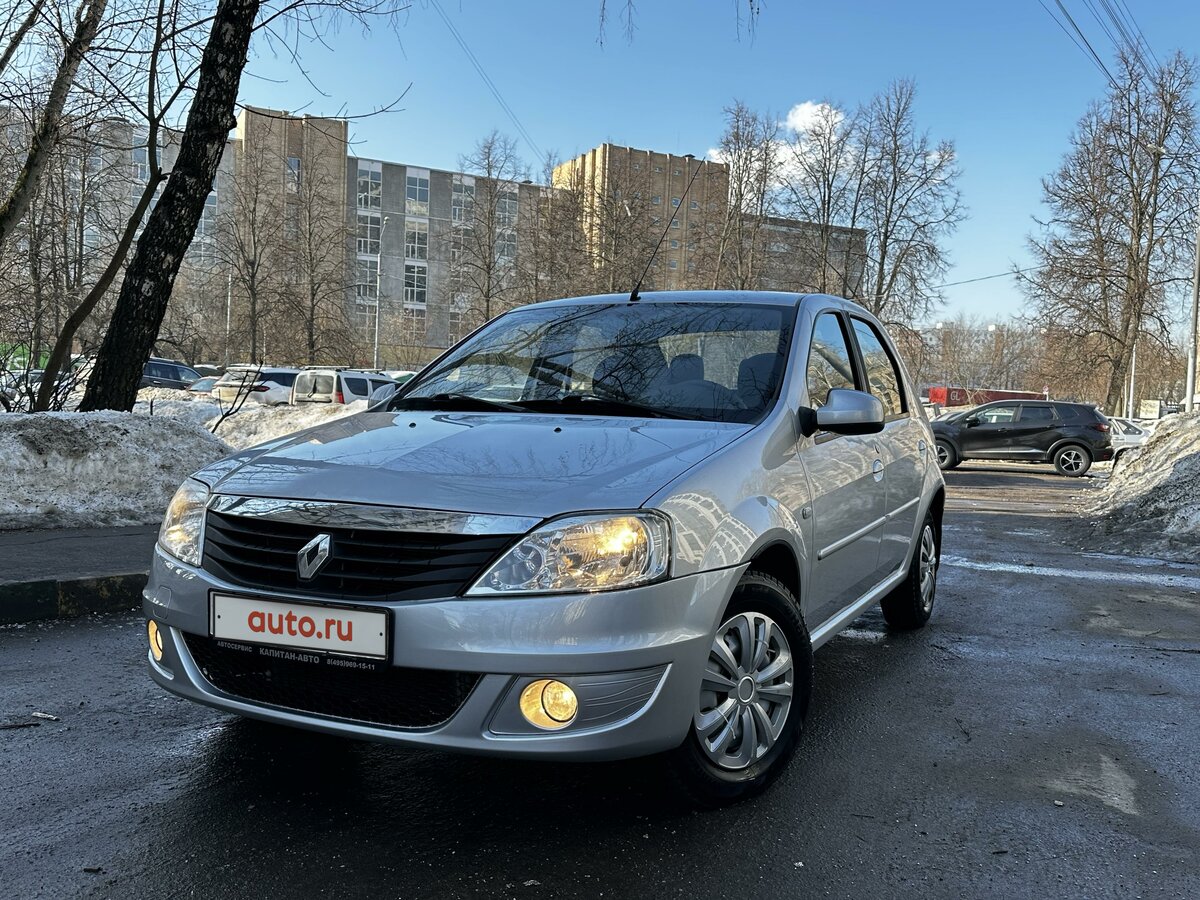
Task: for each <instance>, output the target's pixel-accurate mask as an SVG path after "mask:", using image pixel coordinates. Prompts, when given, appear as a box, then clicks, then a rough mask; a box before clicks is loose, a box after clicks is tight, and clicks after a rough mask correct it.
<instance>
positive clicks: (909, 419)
mask: <svg viewBox="0 0 1200 900" xmlns="http://www.w3.org/2000/svg"><path fill="white" fill-rule="evenodd" d="M850 322H851V324H852V326H853V329H854V338H855V341H856V342H857V344H858V350H859V353H860V355H861V359H862V370H863V373H864V374H865V376H866V381H867V389H868V390H869V391H870V392H871V393H872V394H874V395H875V396H876V397H878V398H879V402H880V403H882V404H883V417H884V418H883V420H884V423H885V424H884V426H883V431H881V432H880V433H879V434H877V435H874V438H875V442H876V444H878V446H879V450H880V451H881V453H882V459H883V486H884V504H885V505H884V509H885V515H886V516H887V521H886V522H885V523H884V525H883V530H882V533H881V535H880V546H879V571H880V575H881V577H882V576H887V575H889V574H891V573H892V572H894V571H896V570H897V569H899V568H901V567H902V566H903V565H904V564H905V563H906V562H907V561H908V557H909V545H910V543H911V542H912V537H913V532H914V531H915V530H916V526H917V513H918V511H919V509H918V507H919V505H920V504H919V501H920V499H921V487H922V485H923V484H924V483H925V465H926V462H927V460H928V459H929V455H930V454H929V435H928V432H927V429H926V425H925V423H924V422H922V421H921V420H920V417H919V416H917V415H914V414H913V411H912V410H911V409H909V408H908V397H907V392H906V391H905V389H904V378H903V376H902V374H901V368H900V366H899V364H898V363H897V361H896V358H895V355H894V354H893V352H892V350H891V349H890V348H889V347H888V344H887V341H886V339H885V338H884V336H883V335H882V334H881V333H880V332H879V329H878V328H876V327H875V325H874V324H873V323H871V322H868V321H866V320H865V319H859V318H856V317H851V319H850Z"/></svg>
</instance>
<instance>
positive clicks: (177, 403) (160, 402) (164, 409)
mask: <svg viewBox="0 0 1200 900" xmlns="http://www.w3.org/2000/svg"><path fill="white" fill-rule="evenodd" d="M133 411H134V412H135V413H141V414H142V415H147V416H175V417H176V418H181V419H189V420H191V421H192V422H196V423H197V424H201V425H202V424H204V423H205V422H207V421H209V420H210V419H212V418H214V417H215V416H219V415H220V414H221V407H220V406H219V405H218V404H217V402H216V401H215V400H213V399H212V398H211V396H209V395H208V394H193V393H191V392H190V391H176V390H172V389H171V388H161V387H144V388H142V389H141V390H140V391H138V393H137V402H136V403H135V404H134V405H133Z"/></svg>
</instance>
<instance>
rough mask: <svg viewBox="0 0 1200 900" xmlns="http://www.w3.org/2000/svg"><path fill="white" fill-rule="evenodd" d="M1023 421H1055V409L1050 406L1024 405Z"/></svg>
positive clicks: (1022, 410)
mask: <svg viewBox="0 0 1200 900" xmlns="http://www.w3.org/2000/svg"><path fill="white" fill-rule="evenodd" d="M1021 421H1022V422H1053V421H1054V410H1052V409H1051V408H1050V407H1049V406H1022V407H1021Z"/></svg>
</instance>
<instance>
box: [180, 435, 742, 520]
mask: <svg viewBox="0 0 1200 900" xmlns="http://www.w3.org/2000/svg"><path fill="white" fill-rule="evenodd" d="M750 427H751V426H748V425H739V424H727V423H721V422H692V421H682V420H673V419H629V418H602V417H596V416H550V415H535V414H520V413H518V414H510V413H439V412H399V413H384V412H368V413H360V414H358V415H354V416H347V417H345V418H341V419H337V420H335V421H333V422H329V423H326V424H324V425H320V426H317V427H316V428H310V429H308V430H306V431H301V432H298V433H296V434H294V435H289V436H287V437H285V438H281V439H279V440H277V441H273V442H271V443H268V444H263V445H260V446H258V447H252V448H250V449H248V450H243V451H241V452H240V453H237V454H234V455H233V456H230V457H227V458H226V459H223V460H220V461H219V462H216V463H214V464H212V465H210V466H208V467H206V468H204V469H202V470H201V471H200V472H198V473H196V476H195V477H196V478H197V479H199V480H200V481H203V482H204V483H205V484H207V485H209V487H211V488H212V489H213V490H214V491H215V492H217V493H222V494H234V495H240V496H252V497H278V498H285V499H298V500H326V501H342V502H349V503H377V504H382V505H388V506H405V507H413V508H419V509H440V510H451V511H456V512H473V513H494V514H501V515H517V516H530V517H540V518H547V517H550V516H554V515H558V514H560V513H565V512H572V511H577V510H603V509H633V508H636V507H638V506H641V504H642V503H644V502H645V501H646V499H647V498H648V497H650V496H651V495H652V494H654V493H655V492H656V491H657V490H659V489H660V488H662V487H663V486H664V485H665V484H667V483H668V482H669V481H671V480H672V479H674V478H675V477H676V476H678V475H680V474H682V473H683V472H684V471H685V470H687V469H688V468H690V467H691V466H693V465H695V464H696V463H697V462H699V461H700V460H702V459H704V458H705V457H706V456H709V455H710V454H712V453H713V452H715V451H716V450H718V449H720V448H721V447H723V446H725V445H727V444H728V443H730V442H731V441H733V440H735V439H736V438H738V437H740V436H741V435H743V434H745V433H746V432H747V431H748V430H749V429H750Z"/></svg>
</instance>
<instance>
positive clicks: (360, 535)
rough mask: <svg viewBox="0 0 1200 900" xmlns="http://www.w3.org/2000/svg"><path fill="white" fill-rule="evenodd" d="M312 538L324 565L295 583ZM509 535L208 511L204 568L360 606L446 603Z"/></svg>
mask: <svg viewBox="0 0 1200 900" xmlns="http://www.w3.org/2000/svg"><path fill="white" fill-rule="evenodd" d="M318 534H328V535H329V536H330V556H329V560H328V561H327V562H326V563H325V565H324V566H323V567H322V568H321V570H320V571H319V572H318V573H317V575H316V577H314V578H313V579H311V580H309V581H301V580H300V576H299V573H298V572H297V570H296V554H297V552H299V550H300V549H301V548H302V547H303V546H304V545H305V544H307V543H308V542H309V541H311V540H312V539H313V538H314V537H316V536H317V535H318ZM516 538H517V535H511V534H487V535H471V534H440V533H424V532H414V531H377V530H373V529H365V528H327V527H325V526H322V525H305V524H299V523H296V522H283V521H279V520H276V519H267V518H258V517H255V518H250V517H245V516H235V515H227V514H225V513H219V512H216V511H214V510H209V512H208V518H207V521H206V522H205V531H204V569H205V570H206V571H208V572H211V573H212V574H213V575H216V576H217V577H219V578H221V579H223V580H225V581H228V582H230V583H231V584H238V585H244V586H246V587H252V588H256V589H260V590H268V591H282V592H286V593H290V594H308V595H312V596H319V597H330V598H338V597H354V598H358V599H364V600H433V599H436V598H439V597H454V596H457V595H458V594H459V593H461V592H462V591H463V590H465V589H466V588H467V587H469V586H470V584H471V582H472V581H474V580H475V579H476V578H478V577H479V575H480V574H482V571H483V569H484V567H485V566H486V565H488V563H490V562H492V560H494V559H495V558H496V557H497V556H498V555H499V554H500V553H501V552H502V551H504V550H505V549H506V548H507V547H509V546H510V545H511V544H512V543H513V541H514V540H516Z"/></svg>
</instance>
